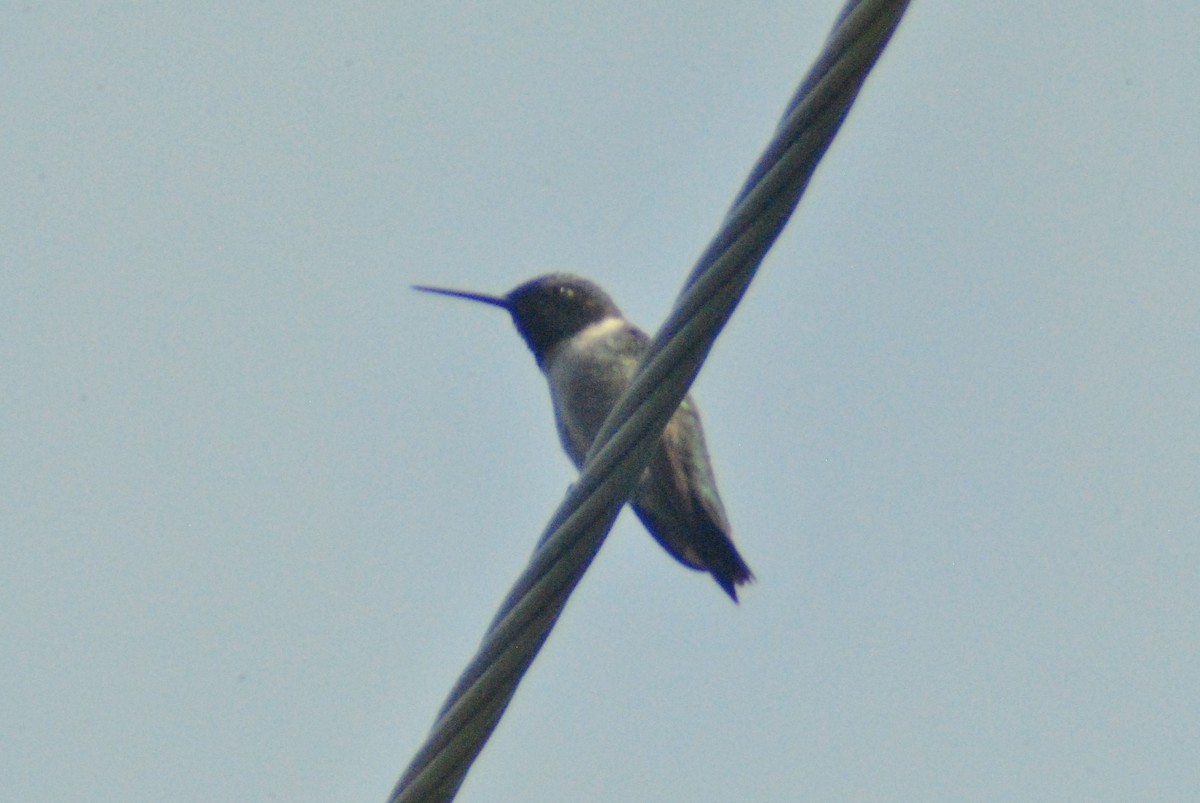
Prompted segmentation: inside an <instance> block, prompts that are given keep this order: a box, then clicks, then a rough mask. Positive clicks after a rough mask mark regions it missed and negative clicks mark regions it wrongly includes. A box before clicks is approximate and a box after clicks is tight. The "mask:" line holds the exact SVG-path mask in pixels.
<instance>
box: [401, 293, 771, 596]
mask: <svg viewBox="0 0 1200 803" xmlns="http://www.w3.org/2000/svg"><path fill="white" fill-rule="evenodd" d="M413 289H415V290H421V291H423V292H426V293H438V294H441V295H445V296H454V297H456V298H465V299H469V300H471V301H479V302H482V303H484V304H491V305H492V306H495V307H500V308H501V309H506V310H508V312H509V314H510V315H512V319H513V323H514V324H516V327H517V331H518V332H520V333H521V337H523V338H525V342H526V344H528V346H529V349H530V351H532V352H533V358H534V359H535V360H537V364H538V368H540V369H541V370H542V373H543V374H545V376H546V380H547V381H548V382H549V384H550V398H551V400H552V401H553V403H554V417H555V420H556V422H557V424H558V437H559V439H560V440H561V441H562V445H563V449H565V450H566V452H567V455H568V456H570V458H571V460H572V461H573V462H574V463H575V466H576V468H582V467H583V458H584V456H585V455H586V454H587V452H588V449H589V448H590V447H591V445H592V441H593V440H594V439H595V437H596V434H597V433H598V432H599V430H600V425H601V424H602V423H604V419H605V418H606V417H607V416H608V413H609V411H611V410H612V408H613V405H614V404H615V403H616V401H617V399H618V398H620V396H621V394H622V393H624V392H625V389H626V388H627V387H629V383H630V380H631V379H632V377H633V373H634V370H635V369H636V368H637V366H638V364H639V363H640V362H641V360H642V356H643V355H644V354H645V353H646V348H647V345H648V344H649V342H650V338H649V337H648V336H647V335H646V333H645V332H643V331H642V330H641V329H639V328H637V327H636V326H634V325H633V324H632V323H630V322H629V321H627V320H625V317H624V316H623V315H622V314H621V311H620V310H619V309H617V305H616V304H614V303H613V300H612V299H611V298H609V297H608V294H607V293H605V292H604V291H603V290H601V289H600V288H599V287H598V286H597V285H595V284H594V283H592V282H590V281H588V280H587V279H582V278H580V277H578V276H572V275H570V274H566V273H552V274H549V275H547V276H539V277H538V278H536V279H533V280H532V281H528V282H526V283H525V284H523V285H521V286H520V287H518V288H516V289H515V290H513V291H512V292H510V293H509V294H508V295H505V296H490V295H485V294H483V293H471V292H466V291H462V290H448V289H445V288H441V287H424V286H418V287H414V288H413ZM630 504H632V505H633V510H634V512H635V513H637V515H638V518H639V519H641V520H642V524H644V525H645V526H646V529H647V530H649V531H650V534H651V535H652V536H654V539H655V540H656V541H658V543H659V544H660V545H661V546H662V548H663V549H665V550H667V552H669V553H670V554H671V556H672V557H673V558H675V559H676V560H677V561H679V562H680V563H682V564H683V565H684V566H688V567H690V568H692V569H697V570H699V571H706V572H709V573H710V574H712V576H713V579H714V580H716V581H717V584H718V585H720V586H721V588H723V589H724V590H725V593H726V594H728V595H729V596H730V597H732V598H733V601H734V602H737V588H736V587H737V586H739V585H741V584H743V583H745V582H747V581H749V580H752V579H754V575H753V574H752V573H751V572H750V567H749V566H747V565H746V562H745V561H744V560H742V556H741V555H739V554H738V551H737V548H736V547H734V545H733V541H732V540H730V535H729V531H730V527H729V519H728V518H727V517H726V516H725V508H724V507H723V506H722V505H721V498H720V497H719V496H718V495H717V482H716V479H715V478H714V477H713V470H712V465H711V464H710V463H709V460H708V450H707V449H706V448H705V446H704V431H703V430H702V429H701V427H700V415H699V412H698V411H697V409H696V404H695V402H693V401H692V399H691V397H690V396H689V397H686V398H685V399H684V400H683V403H682V404H681V405H680V406H679V409H678V410H676V411H675V414H674V415H673V416H672V417H671V420H670V422H668V424H667V427H666V429H665V430H664V431H663V434H662V441H661V443H660V445H659V448H658V451H657V452H656V453H655V455H654V457H653V458H651V460H650V465H649V466H647V468H646V472H645V473H644V474H643V475H642V477H641V479H640V480H639V481H638V484H637V487H636V488H635V489H634V492H633V496H632V497H631V499H630Z"/></svg>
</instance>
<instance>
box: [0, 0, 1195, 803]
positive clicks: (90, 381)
mask: <svg viewBox="0 0 1200 803" xmlns="http://www.w3.org/2000/svg"><path fill="white" fill-rule="evenodd" d="M838 9H839V7H838V6H837V5H836V4H832V3H814V2H809V3H774V2H761V3H751V4H732V5H731V4H728V3H701V4H696V3H688V4H682V3H678V4H652V5H651V6H649V7H647V5H646V4H621V5H613V4H608V5H606V6H604V8H603V10H596V9H595V8H593V7H592V6H589V5H587V4H563V3H484V4H468V3H441V4H394V3H371V4H363V5H356V6H349V5H345V4H319V5H318V4H295V3H256V4H250V5H244V4H243V5H241V6H238V7H237V8H236V9H235V8H233V7H222V8H220V9H207V10H200V9H199V8H197V7H195V6H191V7H187V8H185V7H184V6H182V5H179V4H175V5H166V6H152V5H146V4H129V3H116V4H113V3H77V4H68V5H58V4H46V3H36V2H30V3H24V4H12V5H10V6H9V7H8V8H6V9H5V10H4V11H2V12H0V14H2V15H3V20H2V23H0V97H2V98H3V99H4V113H3V115H0V136H2V141H3V143H4V145H3V147H2V148H0V180H2V181H3V185H4V187H5V192H4V193H3V194H0V220H2V221H3V226H2V227H0V366H2V370H3V372H4V376H5V383H4V384H5V392H4V393H3V394H2V395H0V437H2V438H3V441H2V445H0V455H2V457H0V539H2V541H0V543H2V544H3V551H4V559H3V561H0V637H2V640H3V644H4V651H5V660H3V661H2V662H0V688H3V689H4V693H3V704H2V706H0V799H3V800H22V801H59V800H66V799H83V798H86V799H88V800H95V801H119V803H141V802H142V801H146V802H149V801H156V802H157V801H162V800H171V801H198V802H199V801H203V802H204V803H210V802H211V801H226V800H228V801H270V800H281V801H282V800H286V801H298V802H300V803H305V802H307V801H313V802H314V803H316V802H318V801H320V802H322V803H324V802H326V801H363V800H367V801H371V800H380V801H382V800H383V799H384V798H385V797H386V795H387V793H388V791H389V790H390V789H391V787H392V784H393V783H394V782H395V780H396V778H397V777H398V775H399V773H400V771H401V770H402V769H403V767H404V766H405V764H406V763H407V762H408V760H409V758H410V756H411V754H412V752H413V751H414V750H415V748H416V747H417V746H418V745H419V744H420V742H421V740H422V739H423V738H424V736H425V734H426V732H427V730H428V728H429V726H430V725H431V723H432V720H433V717H434V715H435V713H436V711H437V709H438V707H439V706H440V704H441V702H442V700H443V699H444V697H445V694H446V693H447V692H448V691H449V689H450V686H451V684H452V682H453V681H454V679H455V678H456V677H457V674H458V672H459V671H460V670H461V669H462V667H463V665H464V664H465V662H466V661H467V660H468V659H469V658H470V656H471V655H472V653H473V651H474V649H475V647H476V644H477V642H478V639H479V638H480V636H481V635H482V633H483V631H484V628H485V627H486V625H487V623H488V622H489V621H490V618H491V616H492V614H493V612H494V611H495V609H496V607H497V605H498V604H499V603H500V601H501V600H502V598H503V596H504V594H505V593H506V591H507V589H508V587H509V584H510V583H511V581H512V580H513V579H514V578H515V577H516V576H517V574H518V573H519V572H520V570H521V568H522V567H523V565H524V562H525V560H526V558H527V556H528V554H529V552H530V550H531V549H532V547H533V544H534V542H535V540H536V538H537V535H538V533H539V532H540V531H541V528H542V526H543V525H544V523H545V521H546V519H547V518H548V516H549V514H550V512H551V511H552V510H553V509H554V508H555V506H556V505H557V504H558V502H559V501H560V499H561V496H562V494H563V492H564V491H565V489H566V487H567V485H568V484H569V483H570V482H571V481H572V478H573V470H572V468H571V466H570V464H569V462H568V460H567V458H566V457H565V456H564V455H563V454H562V453H561V451H560V450H559V447H558V444H557V439H556V436H555V432H554V427H553V424H552V421H551V410H550V405H549V399H548V396H547V393H546V389H545V386H544V382H543V380H542V378H541V376H540V374H538V372H537V370H536V367H535V366H534V364H533V361H532V359H531V358H530V355H529V353H528V352H527V350H526V349H525V346H524V344H523V343H522V342H521V340H520V338H519V337H518V336H517V334H516V332H515V331H514V330H513V329H512V327H511V324H510V323H509V321H508V319H507V317H506V316H504V315H503V314H501V313H499V312H496V311H494V310H486V309H484V308H472V307H470V306H468V305H466V304H455V303H452V302H450V301H447V300H442V299H435V298H431V297H428V296H422V295H419V294H416V293H412V292H410V291H409V289H408V286H409V285H410V284H413V283H418V282H420V283H431V284H443V285H452V286H459V287H467V288H473V289H477V290H481V291H485V292H497V293H499V292H504V291H506V290H508V289H510V288H511V287H512V286H514V285H516V284H517V283H519V282H521V281H523V280H525V279H527V278H530V277H531V276H534V275H537V274H539V273H544V272H547V271H549V270H571V271H574V272H578V273H582V274H584V275H587V276H589V277H590V278H592V279H594V280H596V281H597V282H599V283H601V284H602V285H604V286H605V287H606V288H607V289H608V290H609V291H610V292H611V293H612V295H613V296H614V297H615V299H616V300H617V302H618V303H619V304H621V305H622V307H623V308H624V309H625V311H626V312H627V313H628V314H629V316H630V317H631V318H633V319H634V320H636V321H638V322H639V323H641V324H642V325H643V326H644V327H646V328H648V329H653V328H654V327H655V326H656V325H657V324H658V323H659V322H660V321H661V320H662V319H663V317H664V316H665V314H666V310H667V308H668V307H669V305H670V303H671V301H672V300H673V298H674V296H675V294H676V292H677V291H678V289H679V286H680V284H681V283H682V281H683V278H684V276H685V275H686V274H687V272H688V270H689V269H690V268H691V265H692V262H693V261H694V259H695V258H696V256H697V255H698V254H699V252H700V250H701V249H702V248H703V246H704V245H705V243H706V242H707V239H708V237H709V236H710V235H711V234H712V233H713V231H714V230H715V227H716V225H717V223H718V221H719V220H720V218H721V216H722V215H723V213H724V211H725V209H726V206H727V205H728V203H729V201H730V199H731V198H732V195H733V193H734V192H735V191H736V189H737V187H738V186H739V185H740V183H741V181H742V179H743V177H744V175H745V174H746V172H747V170H748V168H749V166H750V165H751V164H752V163H753V161H754V160H755V158H756V157H757V156H758V152H759V149H760V148H761V147H762V145H763V144H764V143H765V142H766V141H767V138H768V137H769V135H770V132H771V130H772V129H773V127H774V125H775V123H776V121H777V119H778V115H779V114H780V112H781V111H782V108H783V106H784V104H785V102H786V101H787V99H788V97H789V95H790V93H791V92H792V90H793V89H794V87H795V86H796V85H797V84H798V82H799V80H800V78H801V76H802V75H803V73H804V72H805V71H806V70H807V68H808V65H809V63H810V62H811V60H812V59H813V57H814V56H815V54H816V53H817V51H818V49H819V47H820V44H821V42H822V41H823V39H824V37H825V35H826V33H827V31H828V28H829V26H830V24H831V23H832V21H833V19H834V18H835V16H836V14H837V12H838ZM1198 35H1200V6H1197V4H1196V3H1195V2H1194V1H1193V0H1186V1H1185V0H1178V2H1163V3H1151V4H1149V5H1146V4H1142V5H1139V6H1137V7H1136V8H1134V7H1131V6H1124V5H1113V6H1111V7H1109V8H1105V7H1102V5H1101V6H1098V5H1097V4H1094V3H1086V4H1085V3H1066V4H1061V3H1060V4H1051V5H1045V4H1043V5H1036V4H1026V5H1024V6H1006V7H1005V8H1004V9H1003V10H997V9H996V8H993V7H990V6H988V7H983V6H974V5H971V4H960V3H919V2H918V3H916V4H915V5H914V7H913V8H912V9H911V10H910V13H909V15H908V17H907V19H906V20H905V22H904V23H903V25H902V26H901V29H900V31H899V32H898V34H897V36H896V37H895V39H894V40H893V42H892V45H891V47H890V49H889V51H888V52H887V53H886V54H885V55H884V58H883V59H882V61H881V62H880V64H879V65H878V67H877V69H876V71H875V73H874V75H873V77H872V78H871V80H870V81H869V82H868V84H867V87H866V89H865V91H864V92H863V94H862V96H861V97H860V100H859V103H858V105H857V106H856V107H855V109H854V111H853V112H852V114H851V116H850V118H849V120H848V122H847V124H846V125H845V126H844V128H843V130H842V133H841V135H840V136H839V138H838V139H837V140H836V142H835V143H834V146H833V148H832V149H831V151H830V153H829V154H828V156H827V158H826V160H825V162H824V163H823V165H822V167H821V169H820V171H819V172H818V174H817V177H816V179H815V180H814V181H813V183H812V185H811V186H810V188H809V192H808V194H807V196H806V197H805V199H804V200H803V202H802V203H801V206H800V208H799V210H798V212H797V215H796V217H795V218H794V219H793V221H792V223H791V224H790V226H789V228H788V230H787V232H786V233H785V235H784V237H783V239H782V240H781V242H780V243H779V246H778V247H777V248H776V249H775V250H774V251H773V252H772V254H771V255H770V256H769V258H768V260H767V262H766V264H765V266H764V268H763V270H762V272H761V273H760V275H759V278H758V280H757V282H756V284H755V285H754V286H753V288H752V289H751V291H750V293H749V296H748V297H747V299H746V301H745V303H744V304H743V305H742V307H741V309H740V310H739V311H738V313H737V315H736V316H735V317H734V319H733V321H732V322H731V324H730V326H729V327H728V328H727V329H726V331H725V333H724V335H723V336H722V338H721V340H720V341H719V342H718V344H717V347H716V349H715V350H714V352H713V354H712V357H711V359H710V360H709V363H708V365H707V366H706V368H705V370H704V372H703V373H702V374H701V376H700V379H699V381H698V383H697V385H696V388H695V392H696V396H697V397H698V399H699V402H700V404H701V407H702V409H703V411H704V416H705V424H706V429H707V434H708V440H709V445H710V447H711V450H712V452H713V455H714V459H715V461H716V467H717V474H718V479H719V481H720V484H721V489H722V495H723V497H724V500H725V504H726V507H727V508H728V510H729V514H730V517H731V519H732V521H733V524H734V528H735V531H736V538H737V541H738V544H739V546H740V547H741V550H742V553H743V554H744V556H745V557H746V559H747V561H748V562H749V563H750V565H751V566H752V567H753V568H754V570H755V572H756V574H757V575H758V583H756V584H755V585H753V586H751V587H749V588H747V589H746V590H745V591H744V593H743V594H742V598H743V602H742V604H741V605H740V606H734V605H732V604H731V603H730V602H729V600H728V599H727V598H726V597H725V596H724V595H723V594H722V593H721V592H720V590H719V589H718V588H717V587H716V585H715V584H714V583H712V582H711V580H710V579H708V578H706V577H704V576H701V575H698V574H694V573H691V572H688V571H687V570H685V569H683V568H682V567H680V566H679V565H677V564H676V563H674V562H673V561H672V560H670V559H669V558H668V557H667V556H666V555H665V554H664V553H662V551H661V550H660V549H658V547H657V546H656V545H655V544H654V543H653V542H652V541H651V540H650V539H649V538H648V537H647V536H646V534H645V533H644V531H643V530H642V529H641V526H640V525H639V524H638V522H637V521H636V519H635V518H634V517H633V516H630V515H628V514H625V515H623V516H622V517H621V519H620V520H619V521H618V524H617V527H616V529H615V530H614V532H613V534H612V536H611V538H610V539H609V542H608V543H607V544H606V545H605V547H604V548H603V550H602V551H601V553H600V556H599V558H598V559H597V561H596V563H595V564H594V565H593V567H592V569H591V571H590V572H589V574H588V576H587V577H585V579H584V581H583V583H582V584H581V586H580V587H579V589H578V591H577V593H576V595H575V597H574V598H573V600H572V602H571V604H570V606H569V607H568V608H567V610H566V613H565V614H564V616H563V617H562V619H561V621H560V623H559V626H558V628H557V630H556V631H555V633H554V635H553V636H552V637H551V639H550V641H549V642H548V644H547V647H546V649H545V650H544V652H543V654H542V656H541V657H540V659H539V660H538V662H537V663H536V664H535V665H534V668H533V670H532V671H531V673H530V674H529V676H528V677H527V678H526V681H525V683H524V685H523V686H522V688H521V690H520V691H519V692H518V695H517V697H516V699H515V701H514V703H513V704H512V706H511V707H510V709H509V711H508V714H507V715H506V717H505V719H504V721H503V722H502V724H501V726H500V728H499V730H498V731H497V733H496V735H495V736H494V738H493V740H492V742H491V743H490V744H489V746H488V747H487V749H486V750H485V751H484V753H483V755H482V756H481V758H480V760H479V761H478V763H477V764H476V766H475V769H474V770H473V772H472V773H471V775H470V776H469V777H468V779H467V782H466V784H465V786H464V787H463V791H462V794H461V796H460V798H459V799H460V800H462V801H508V800H521V801H563V800H579V801H659V802H662V801H668V802H671V801H681V802H682V801H708V800H711V801H731V800H738V801H741V800H745V801H783V800H804V799H812V800H870V801H893V800H894V801H910V800H945V801H957V800H1055V801H1059V800H1113V801H1117V800H1130V799H1142V800H1184V799H1192V798H1194V797H1195V795H1196V794H1197V790H1198V789H1200V762H1197V761H1196V757H1197V756H1198V755H1200V724H1198V723H1200V717H1198V716H1197V712H1200V591H1198V589H1200V495H1198V493H1197V490H1198V489H1200V426H1198V419H1200V401H1198V400H1200V369H1198V368H1197V352H1198V350H1200V323H1198V316H1197V310H1198V309H1200V272H1198V271H1197V254H1200V233H1198V232H1200V226H1197V223H1196V221H1197V220H1198V219H1200V190H1198V189H1197V188H1198V187H1200V146H1198V145H1197V143H1200V111H1197V110H1198V109H1200V59H1197V57H1196V40H1197V36H1198Z"/></svg>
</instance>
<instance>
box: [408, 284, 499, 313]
mask: <svg viewBox="0 0 1200 803" xmlns="http://www.w3.org/2000/svg"><path fill="white" fill-rule="evenodd" d="M413 289H414V290H420V291H421V292H422V293H437V294H438V295H440V296H451V297H453V298H465V299H467V300H468V301H478V302H480V303H483V304H491V305H492V306H493V307H500V308H501V309H508V300H507V299H505V298H502V297H500V296H489V295H486V294H484V293H469V292H467V291H466V290H448V289H446V288H445V287H425V286H424V285H420V284H414V285H413Z"/></svg>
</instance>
